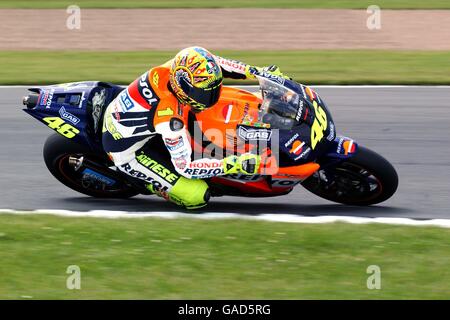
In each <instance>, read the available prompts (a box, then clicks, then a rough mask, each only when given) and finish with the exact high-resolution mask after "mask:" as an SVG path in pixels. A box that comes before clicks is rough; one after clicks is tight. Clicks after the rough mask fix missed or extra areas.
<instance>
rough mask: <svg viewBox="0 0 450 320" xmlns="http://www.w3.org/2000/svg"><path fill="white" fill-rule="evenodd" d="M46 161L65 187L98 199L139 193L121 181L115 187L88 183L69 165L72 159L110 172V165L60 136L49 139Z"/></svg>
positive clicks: (45, 149) (79, 171)
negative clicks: (79, 159) (96, 165)
mask: <svg viewBox="0 0 450 320" xmlns="http://www.w3.org/2000/svg"><path fill="white" fill-rule="evenodd" d="M43 154H44V161H45V165H46V166H47V168H48V170H49V171H50V172H51V174H52V175H53V176H54V177H55V178H56V179H58V181H59V182H61V183H62V184H64V185H65V186H67V187H69V188H71V189H73V190H75V191H78V192H80V193H83V194H86V195H88V196H91V197H96V198H130V197H133V196H135V195H137V194H139V192H137V191H136V190H134V189H133V188H131V187H129V186H128V185H126V184H125V183H123V182H121V181H117V179H115V180H116V183H115V184H114V185H113V186H105V185H101V184H98V183H97V184H96V183H87V182H89V181H86V179H85V178H86V177H85V176H84V175H83V173H82V170H75V168H74V167H73V166H71V165H70V164H69V158H70V157H81V156H83V157H84V158H85V159H89V160H90V161H92V162H95V163H96V164H98V165H100V166H102V167H104V168H105V172H107V170H108V164H107V163H105V160H104V159H102V158H101V157H100V156H99V155H96V154H94V153H93V152H92V150H90V149H89V148H87V147H85V146H82V145H80V144H78V143H75V142H73V141H71V140H70V139H67V138H65V137H63V136H61V135H60V134H57V133H55V134H53V135H51V136H49V137H48V138H47V141H46V142H45V145H44V151H43Z"/></svg>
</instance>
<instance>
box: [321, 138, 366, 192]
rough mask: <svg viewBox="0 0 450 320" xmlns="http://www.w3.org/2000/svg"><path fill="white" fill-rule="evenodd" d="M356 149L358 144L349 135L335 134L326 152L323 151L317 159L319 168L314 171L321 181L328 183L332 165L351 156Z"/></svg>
mask: <svg viewBox="0 0 450 320" xmlns="http://www.w3.org/2000/svg"><path fill="white" fill-rule="evenodd" d="M357 151H358V144H357V143H356V142H355V141H354V140H353V139H351V138H349V137H344V136H337V137H336V138H335V139H334V140H333V141H332V142H331V143H330V144H329V150H328V152H325V153H324V154H323V155H322V156H320V157H319V158H318V159H317V161H316V162H317V163H318V164H319V165H320V169H319V170H318V171H317V172H315V173H314V175H317V176H318V178H319V179H320V181H321V182H324V183H326V184H330V183H332V182H333V179H330V175H331V174H332V173H333V172H334V167H335V166H336V165H337V164H339V163H341V162H343V161H345V160H347V159H350V158H352V157H353V156H354V155H355V154H356V152H357Z"/></svg>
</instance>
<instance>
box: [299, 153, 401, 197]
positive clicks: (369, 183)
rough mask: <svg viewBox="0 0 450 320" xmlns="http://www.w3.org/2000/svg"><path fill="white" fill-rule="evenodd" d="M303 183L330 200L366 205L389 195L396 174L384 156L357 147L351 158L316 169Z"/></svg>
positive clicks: (318, 194) (393, 186)
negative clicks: (331, 165) (328, 166)
mask: <svg viewBox="0 0 450 320" xmlns="http://www.w3.org/2000/svg"><path fill="white" fill-rule="evenodd" d="M302 185H303V186H304V187H305V188H306V189H307V190H308V191H310V192H312V193H314V194H315V195H317V196H319V197H321V198H324V199H327V200H330V201H333V202H337V203H342V204H346V205H360V206H368V205H372V204H377V203H380V202H383V201H386V200H387V199H389V198H390V197H392V195H393V194H394V193H395V191H396V190H397V187H398V175H397V172H396V171H395V169H394V167H393V166H392V165H391V164H390V163H389V161H387V160H386V159H385V158H383V157H382V156H380V155H379V154H378V153H376V152H374V151H372V150H370V149H367V148H364V147H359V148H358V150H357V152H356V154H355V155H354V156H353V157H351V158H349V159H348V160H344V161H342V162H340V163H339V164H337V165H336V166H333V167H330V168H327V167H326V168H325V169H319V171H317V172H316V173H314V175H312V176H311V177H309V178H308V179H306V180H305V181H304V182H303V183H302Z"/></svg>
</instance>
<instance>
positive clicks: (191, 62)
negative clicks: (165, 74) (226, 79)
mask: <svg viewBox="0 0 450 320" xmlns="http://www.w3.org/2000/svg"><path fill="white" fill-rule="evenodd" d="M222 80H223V76H222V70H221V68H220V66H219V64H218V63H217V61H216V59H215V57H214V56H213V55H212V54H211V53H210V52H209V51H208V50H206V49H203V48H201V47H190V48H186V49H183V50H181V51H180V52H178V53H177V55H176V56H175V58H174V59H173V62H172V65H171V67H170V77H169V83H170V87H171V88H172V90H173V92H174V93H175V95H176V97H177V98H178V100H179V101H180V102H181V103H184V104H188V105H190V106H191V107H192V108H193V110H194V111H197V112H199V111H202V110H205V109H207V108H209V107H211V106H212V105H213V104H215V103H216V102H217V101H218V100H219V96H220V92H221V90H222Z"/></svg>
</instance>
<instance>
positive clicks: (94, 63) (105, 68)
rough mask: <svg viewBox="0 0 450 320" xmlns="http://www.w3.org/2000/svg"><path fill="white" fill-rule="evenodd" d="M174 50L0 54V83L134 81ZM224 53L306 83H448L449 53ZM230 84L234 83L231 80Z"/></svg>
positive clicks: (165, 59) (223, 52)
mask: <svg viewBox="0 0 450 320" xmlns="http://www.w3.org/2000/svg"><path fill="white" fill-rule="evenodd" d="M175 53H176V52H175V51H171V52H158V51H156V52H155V51H154V52H151V51H148V52H147V51H145V52H144V51H139V52H86V51H84V52H70V51H57V52H56V51H55V52H46V51H37V52H30V51H17V52H14V51H12V52H11V51H4V52H0V70H2V72H1V73H0V84H48V83H61V82H70V81H81V80H102V81H109V82H115V83H123V84H125V83H130V82H131V81H133V80H134V79H135V78H136V77H137V76H139V75H140V74H142V73H143V72H144V71H145V70H147V69H149V68H151V67H153V66H157V65H159V64H162V63H164V62H165V61H167V60H169V59H170V58H172V57H173V56H174V55H175ZM215 53H216V54H220V55H223V56H224V57H228V58H233V59H238V60H242V61H244V62H246V63H249V64H253V65H258V66H265V65H270V64H277V65H279V66H280V68H281V70H282V71H283V72H284V73H285V74H287V75H290V76H291V77H293V78H294V79H295V80H297V81H299V82H303V83H306V84H450V52H448V51H445V52H443V51H431V52H424V51H377V50H376V51H373V50H366V51H361V50H322V51H218V52H215ZM228 83H230V82H228Z"/></svg>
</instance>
